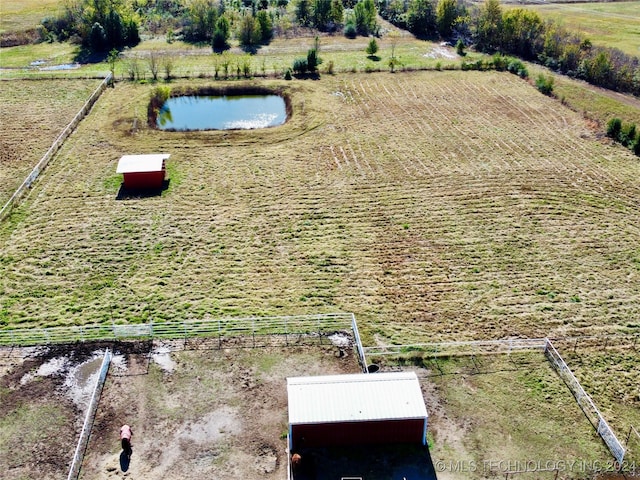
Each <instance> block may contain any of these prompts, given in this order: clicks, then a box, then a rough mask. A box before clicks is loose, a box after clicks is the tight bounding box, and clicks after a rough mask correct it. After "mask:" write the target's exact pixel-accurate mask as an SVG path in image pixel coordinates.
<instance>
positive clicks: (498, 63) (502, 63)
mask: <svg viewBox="0 0 640 480" xmlns="http://www.w3.org/2000/svg"><path fill="white" fill-rule="evenodd" d="M492 60H493V68H495V69H496V70H497V71H499V72H504V71H505V70H506V69H507V66H508V63H509V62H508V58H507V57H505V56H504V55H501V54H499V53H496V54H495V55H494V56H493V57H492Z"/></svg>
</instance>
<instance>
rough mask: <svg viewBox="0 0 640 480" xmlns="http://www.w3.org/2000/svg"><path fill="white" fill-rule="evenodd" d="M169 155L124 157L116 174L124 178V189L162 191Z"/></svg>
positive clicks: (155, 154) (156, 154)
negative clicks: (166, 161) (120, 174)
mask: <svg viewBox="0 0 640 480" xmlns="http://www.w3.org/2000/svg"><path fill="white" fill-rule="evenodd" d="M170 156H171V155H170V154H168V153H153V154H147V155H124V156H123V157H122V158H120V161H119V162H118V168H117V170H116V173H122V175H123V176H124V187H125V188H127V189H130V190H151V189H160V188H162V185H163V183H164V177H165V172H166V166H165V160H166V159H168V158H169V157H170Z"/></svg>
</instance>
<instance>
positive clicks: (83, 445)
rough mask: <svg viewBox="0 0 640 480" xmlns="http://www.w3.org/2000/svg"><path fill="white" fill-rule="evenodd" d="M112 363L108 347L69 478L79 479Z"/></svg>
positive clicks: (70, 479) (69, 479) (71, 479)
mask: <svg viewBox="0 0 640 480" xmlns="http://www.w3.org/2000/svg"><path fill="white" fill-rule="evenodd" d="M110 364H111V351H110V350H109V349H108V348H107V349H106V350H105V352H104V357H103V359H102V365H101V366H100V374H99V375H98V380H97V381H96V385H95V387H94V389H93V395H91V401H90V402H89V408H87V414H86V415H85V417H84V423H83V425H82V431H81V432H80V439H79V440H78V445H77V446H76V451H75V453H74V454H73V460H72V461H71V468H70V469H69V475H68V476H67V480H77V478H78V475H80V467H81V466H82V461H83V459H84V452H85V451H86V450H87V444H88V443H89V436H90V435H91V429H92V427H93V421H94V419H95V416H96V410H97V409H98V402H99V400H100V395H101V394H102V387H103V386H104V382H105V380H106V378H107V372H108V371H109V365H110Z"/></svg>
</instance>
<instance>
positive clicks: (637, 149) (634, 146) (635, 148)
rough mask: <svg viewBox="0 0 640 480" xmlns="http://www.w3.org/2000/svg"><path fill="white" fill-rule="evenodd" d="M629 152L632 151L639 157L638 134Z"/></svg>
mask: <svg viewBox="0 0 640 480" xmlns="http://www.w3.org/2000/svg"><path fill="white" fill-rule="evenodd" d="M631 150H633V153H635V154H636V155H637V156H638V157H640V134H638V136H637V137H636V141H635V142H633V146H632V147H631Z"/></svg>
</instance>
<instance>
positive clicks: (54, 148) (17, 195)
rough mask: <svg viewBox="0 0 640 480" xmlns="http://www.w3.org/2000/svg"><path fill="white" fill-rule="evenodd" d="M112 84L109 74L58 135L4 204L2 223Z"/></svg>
mask: <svg viewBox="0 0 640 480" xmlns="http://www.w3.org/2000/svg"><path fill="white" fill-rule="evenodd" d="M109 82H111V73H109V74H108V75H107V76H106V77H105V78H104V80H103V81H102V82H101V83H100V85H99V86H98V88H96V89H95V91H94V92H93V93H92V94H91V96H90V97H89V99H88V100H87V101H86V102H85V103H84V105H83V106H82V108H81V109H80V111H79V112H78V113H77V114H76V116H75V117H73V120H71V122H70V123H69V124H68V125H67V126H66V127H65V129H64V130H63V131H62V132H61V133H60V135H58V138H56V139H55V140H54V142H53V144H52V145H51V146H50V147H49V150H47V152H46V153H45V154H44V156H43V157H42V158H41V159H40V161H39V162H38V163H37V164H36V166H35V167H34V168H33V170H31V173H30V174H29V175H28V176H27V178H25V179H24V181H23V182H22V184H21V185H20V186H19V187H18V189H17V190H16V191H15V192H14V193H13V195H11V198H9V200H8V201H7V203H5V204H4V206H3V207H2V209H1V210H0V222H1V221H2V220H4V219H5V218H6V217H7V216H8V215H9V214H10V213H11V211H12V210H13V208H14V207H15V206H16V205H17V204H18V202H19V201H20V199H21V198H22V196H23V195H24V194H25V192H26V191H27V190H29V188H31V185H32V184H33V182H35V181H36V179H37V178H38V177H39V176H40V174H41V173H42V171H43V170H44V169H45V168H46V167H47V165H48V164H49V162H50V161H51V159H52V158H53V157H54V156H55V154H56V153H58V150H60V147H62V145H63V144H64V141H65V140H66V139H67V138H68V137H69V135H71V134H72V133H73V131H74V130H75V129H76V127H77V126H78V124H79V123H80V121H81V120H82V119H83V118H84V117H85V116H86V115H87V113H89V111H90V110H91V107H93V105H94V104H95V103H96V101H97V100H98V98H100V95H102V92H104V90H105V88H107V85H109Z"/></svg>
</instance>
